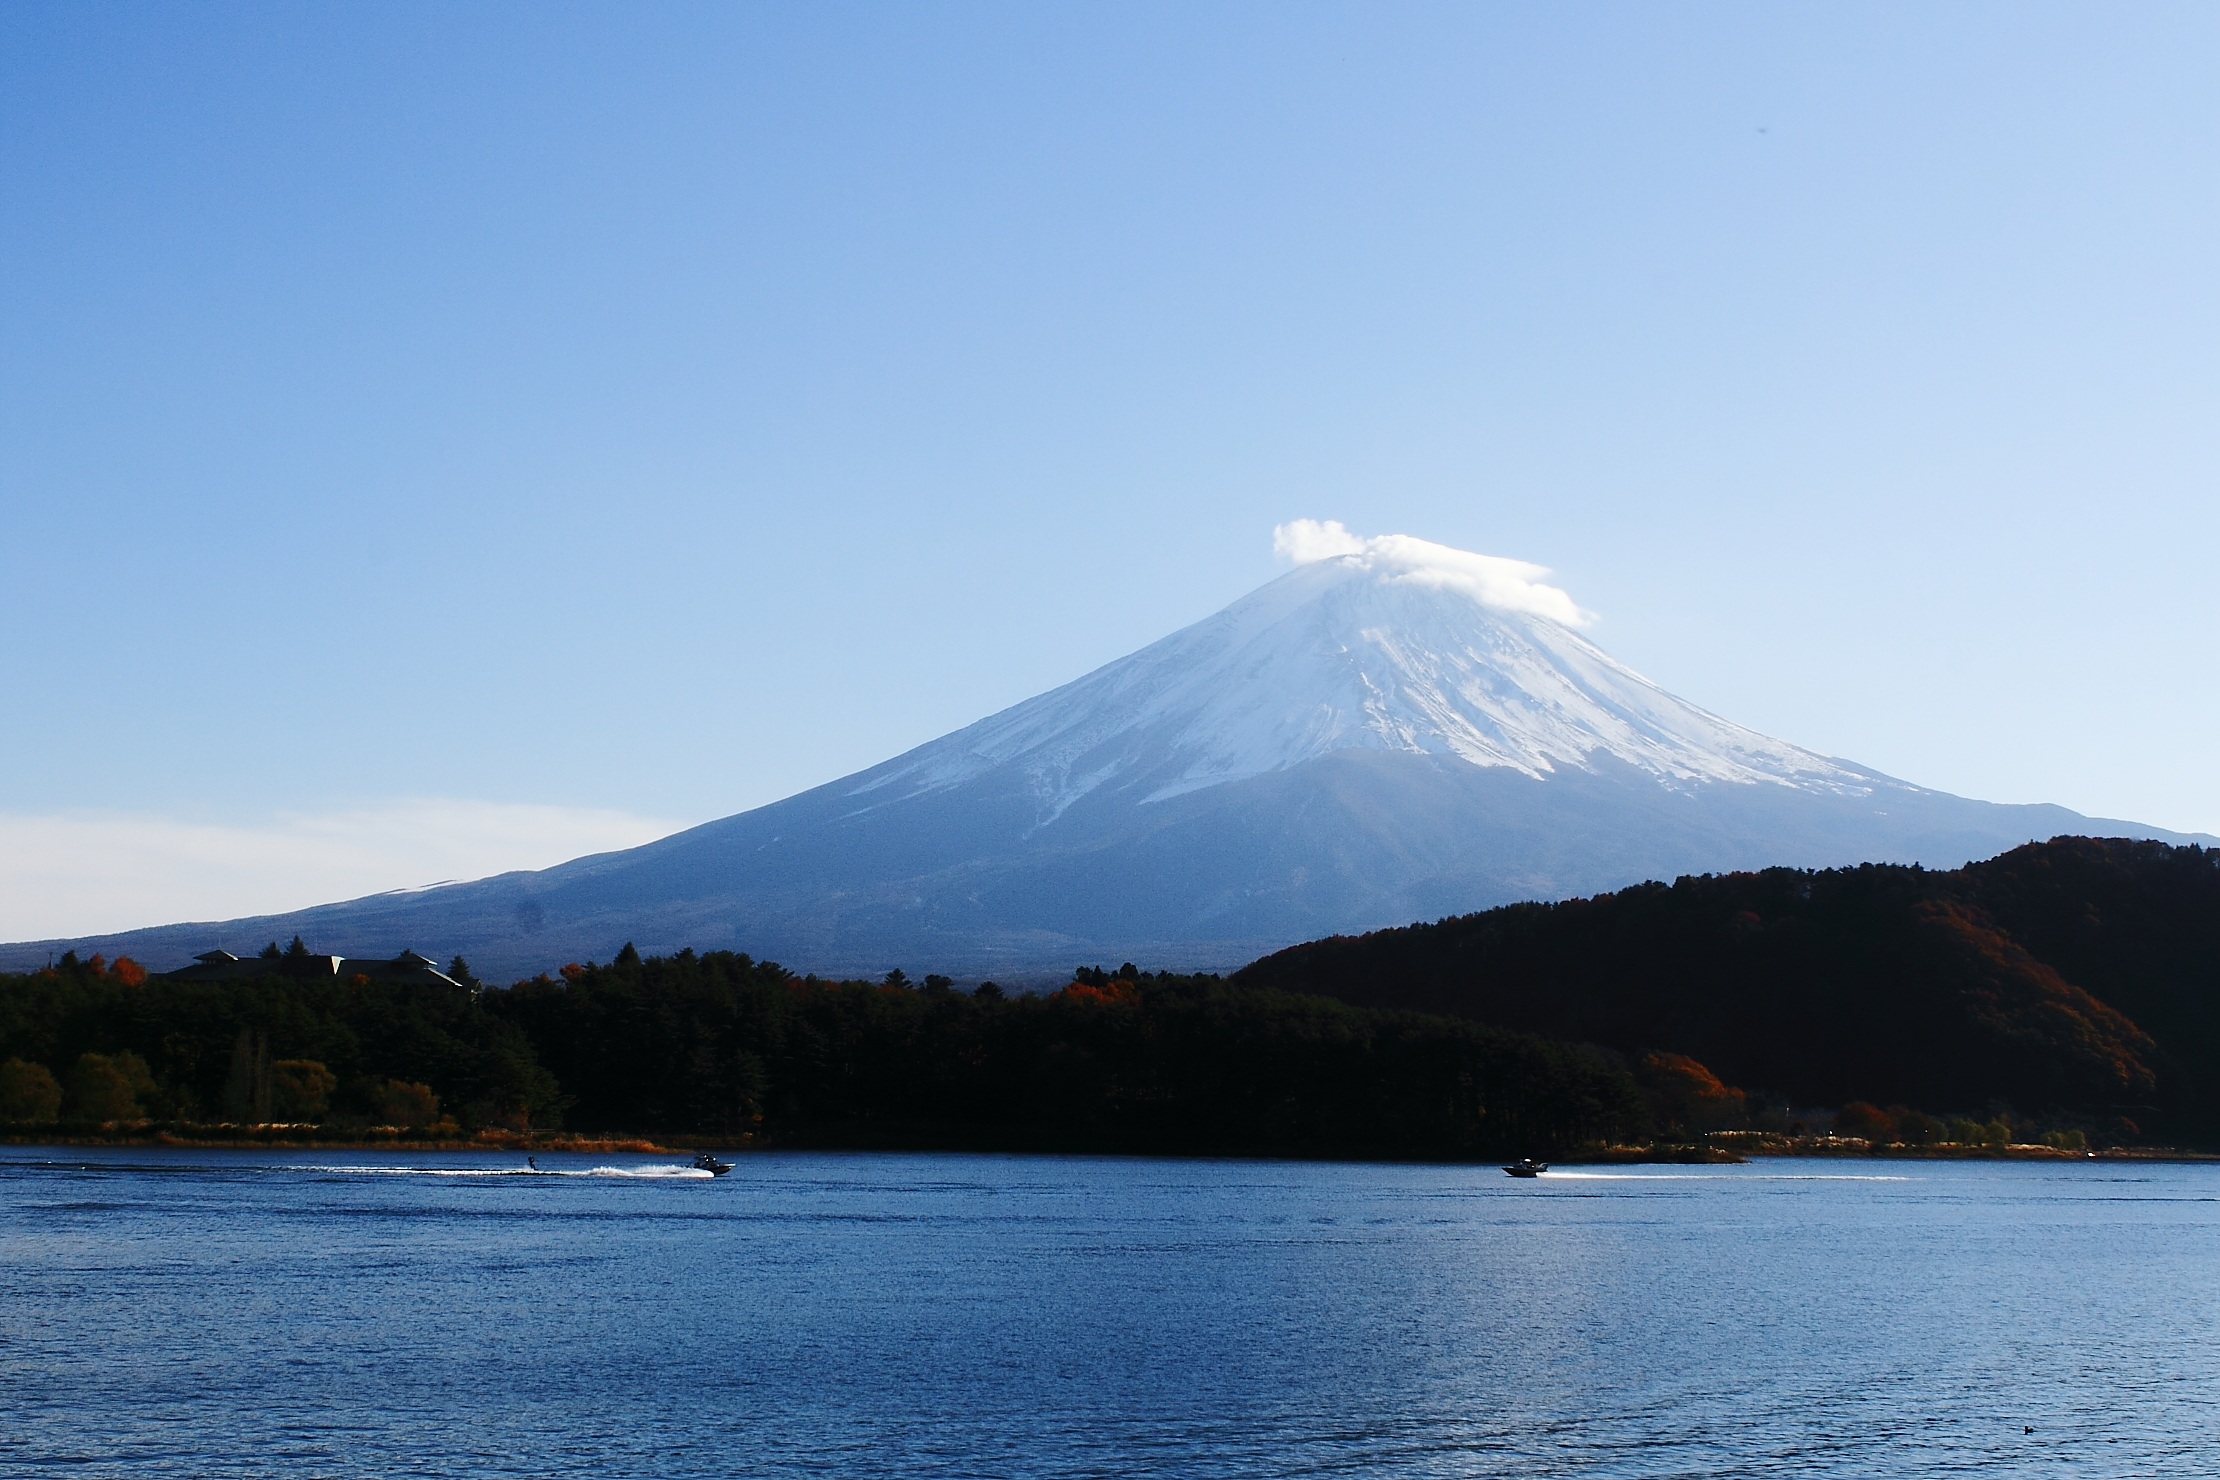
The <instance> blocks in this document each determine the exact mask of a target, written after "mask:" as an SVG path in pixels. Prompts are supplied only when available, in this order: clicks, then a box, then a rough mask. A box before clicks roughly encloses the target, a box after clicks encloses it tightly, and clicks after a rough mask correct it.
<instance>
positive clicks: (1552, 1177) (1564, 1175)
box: [1540, 1171, 1912, 1182]
mask: <svg viewBox="0 0 2220 1480" xmlns="http://www.w3.org/2000/svg"><path fill="white" fill-rule="evenodd" d="M1540 1180H1542V1181H1547V1182H1727V1181H1733V1182H1909V1181H1911V1180H1912V1179H1911V1178H1910V1177H1905V1176H1889V1175H1884V1174H1881V1173H1877V1172H1726V1171H1720V1172H1543V1173H1541V1176H1540Z"/></svg>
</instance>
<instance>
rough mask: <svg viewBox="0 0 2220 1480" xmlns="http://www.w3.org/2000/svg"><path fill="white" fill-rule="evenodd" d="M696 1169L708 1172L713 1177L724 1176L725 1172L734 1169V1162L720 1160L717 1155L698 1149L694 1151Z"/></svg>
mask: <svg viewBox="0 0 2220 1480" xmlns="http://www.w3.org/2000/svg"><path fill="white" fill-rule="evenodd" d="M694 1170H695V1171H697V1172H707V1173H709V1175H710V1176H712V1177H722V1176H723V1175H724V1174H725V1173H727V1172H729V1171H731V1170H732V1163H731V1162H729V1161H719V1160H717V1158H716V1157H714V1156H711V1155H710V1154H709V1153H708V1152H706V1151H697V1152H695V1153H694Z"/></svg>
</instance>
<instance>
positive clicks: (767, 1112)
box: [0, 950, 1651, 1159]
mask: <svg viewBox="0 0 2220 1480" xmlns="http://www.w3.org/2000/svg"><path fill="white" fill-rule="evenodd" d="M137 1119H148V1120H153V1121H157V1122H170V1123H180V1124H183V1123H233V1124H242V1123H265V1122H280V1123H297V1124H301V1125H303V1126H308V1125H314V1126H318V1127H320V1128H323V1129H325V1130H342V1131H343V1130H345V1129H346V1128H348V1127H350V1126H352V1127H358V1128H363V1129H368V1128H371V1127H402V1128H412V1129H417V1130H421V1131H425V1132H435V1133H436V1132H439V1131H441V1130H447V1131H458V1132H467V1131H469V1130H471V1129H474V1128H476V1127H481V1126H503V1127H508V1128H512V1129H522V1128H525V1127H538V1128H551V1127H554V1126H558V1125H559V1126H563V1127H566V1128H569V1129H572V1130H577V1131H586V1132H616V1133H650V1134H652V1133H658V1132H660V1133H668V1134H685V1135H691V1136H697V1137H698V1136H704V1135H710V1136H724V1137H729V1138H730V1139H731V1140H732V1141H733V1142H735V1143H755V1144H769V1145H781V1144H784V1145H811V1146H855V1147H865V1146H879V1147H895V1146H918V1147H924V1146H936V1147H951V1148H954V1147H965V1148H982V1149H984V1148H997V1149H1009V1150H1040V1151H1092V1152H1136V1153H1139V1152H1146V1153H1165V1154H1223V1155H1285V1156H1325V1157H1412V1158H1450V1159H1455V1158H1465V1157H1482V1156H1494V1155H1500V1154H1504V1153H1506V1152H1513V1153H1516V1152H1525V1151H1546V1150H1551V1149H1555V1148H1559V1147H1566V1146H1574V1145H1581V1144H1588V1143H1595V1142H1601V1141H1616V1140H1626V1139H1629V1138H1635V1137H1641V1136H1643V1135H1645V1134H1647V1132H1648V1131H1649V1129H1650V1127H1651V1116H1650V1111H1649V1109H1648V1107H1647V1105H1646V1104H1645V1102H1644V1100H1643V1098H1642V1095H1641V1092H1640V1090H1639V1088H1638V1087H1637V1085H1636V1083H1635V1080H1634V1078H1633V1077H1632V1076H1631V1075H1630V1074H1629V1073H1628V1072H1627V1070H1626V1068H1625V1066H1624V1065H1623V1064H1620V1063H1618V1062H1617V1061H1616V1060H1615V1059H1614V1058H1613V1057H1612V1056H1611V1055H1609V1054H1605V1053H1600V1052H1597V1051H1595V1050H1592V1049H1584V1048H1578V1047H1574V1046H1569V1045H1565V1044H1558V1043H1552V1042H1549V1041H1547V1040H1544V1039H1541V1038H1537V1037H1535V1036H1533V1035H1530V1034H1523V1033H1515V1032H1505V1031H1502V1030H1499V1029H1494V1028H1488V1027H1484V1026H1481V1025H1477V1024H1472V1023H1465V1022H1458V1021H1454V1020H1451V1019H1447V1018H1438V1017H1428V1016H1425V1015H1422V1014H1417V1013H1406V1012H1396V1011H1384V1010H1367V1009H1359V1008H1352V1007H1349V1006H1346V1005H1344V1004H1341V1003H1337V1002H1328V1001H1324V1000H1322V999H1319V998H1316V997H1305V996H1295V995H1289V994H1284V993H1279V992H1272V991H1259V990H1256V989H1251V988H1240V987H1234V986H1230V985H1228V984H1227V983H1225V982H1223V981H1221V980H1219V979H1217V978H1215V977H1175V976H1158V975H1151V974H1147V973H1141V972H1137V971H1133V970H1132V969H1131V968H1127V969H1126V971H1125V973H1124V974H1122V975H1118V974H1112V973H1106V972H1100V971H1093V970H1088V971H1083V972H1082V973H1080V976H1079V978H1078V979H1075V980H1074V981H1073V982H1072V984H1071V985H1069V986H1068V987H1066V988H1064V989H1063V990H1061V991H1058V992H1055V993H1051V994H1047V995H1044V996H1020V997H1008V998H1005V997H1003V996H1001V995H1000V994H999V993H998V992H996V991H995V990H994V989H992V988H991V987H988V988H982V989H981V990H980V991H979V992H977V993H965V992H959V991H955V990H953V989H952V987H951V985H950V984H948V983H946V982H945V981H944V980H942V979H940V978H928V979H927V981H926V983H924V984H923V985H912V984H910V983H908V982H907V981H906V980H902V979H900V974H899V973H896V974H895V979H894V980H891V981H887V982H875V983H863V982H831V981H821V980H817V979H815V978H808V977H797V976H795V975H794V974H792V973H790V972H788V971H786V970H785V969H784V968H782V967H779V966H777V965H775V964H773V963H769V962H758V961H753V960H751V959H749V958H748V957H747V956H744V955H735V954H727V953H722V952H719V953H714V954H709V955H699V956H697V955H695V954H694V953H693V952H691V951H684V952H680V953H679V954H678V955H676V956H673V957H667V958H651V959H647V960H642V959H640V958H639V957H638V956H637V955H636V954H635V953H633V952H631V951H630V950H627V951H626V952H625V953H624V954H623V955H622V956H620V958H619V959H618V960H617V961H616V962H613V963H611V964H608V965H573V966H569V967H566V968H565V969H564V972H563V975H562V977H561V978H554V977H542V978H539V979H537V980H534V981H528V982H521V983H518V984H517V985H516V986H514V987H512V988H508V989H500V990H491V991H475V990H471V989H468V988H455V989H442V988H439V987H422V986H413V985H412V986H398V987H397V986H385V985H379V984H374V983H366V982H357V983H354V984H351V985H350V984H343V983H319V982H312V981H301V980H293V979H285V978H281V977H279V976H276V975H272V976H270V977H268V978H265V979H263V980H260V981H252V982H222V983H181V982H172V981H167V980H165V979H163V978H161V977H152V978H148V977H145V976H144V975H143V974H142V973H138V972H135V971H132V970H129V969H128V963H117V965H116V966H109V965H107V964H106V963H103V962H99V961H97V960H95V961H93V962H86V963H78V962H74V961H66V962H64V963H63V964H61V965H59V966H56V967H54V968H50V969H48V970H45V971H40V972H35V973H31V974H28V975H25V976H17V977H11V978H6V979H0V1120H5V1121H8V1122H9V1123H10V1124H11V1126H12V1127H13V1128H14V1129H16V1130H17V1131H18V1132H21V1131H23V1130H28V1129H32V1128H34V1127H36V1126H39V1125H60V1126H68V1125H78V1126H90V1125H93V1124H97V1123H109V1124H114V1123H118V1122H128V1121H133V1120H137Z"/></svg>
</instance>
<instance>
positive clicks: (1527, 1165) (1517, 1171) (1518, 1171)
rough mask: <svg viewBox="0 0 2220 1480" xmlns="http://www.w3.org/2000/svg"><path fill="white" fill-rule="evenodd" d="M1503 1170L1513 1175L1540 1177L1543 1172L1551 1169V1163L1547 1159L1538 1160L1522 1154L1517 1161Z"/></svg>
mask: <svg viewBox="0 0 2220 1480" xmlns="http://www.w3.org/2000/svg"><path fill="white" fill-rule="evenodd" d="M1503 1170H1504V1172H1505V1173H1506V1174H1508V1175H1510V1176H1513V1177H1539V1176H1540V1175H1541V1174H1542V1173H1544V1172H1546V1171H1548V1170H1549V1163H1548V1162H1546V1161H1536V1160H1535V1159H1534V1158H1533V1157H1531V1156H1522V1157H1520V1158H1519V1159H1518V1160H1517V1161H1514V1162H1512V1163H1511V1164H1510V1165H1509V1166H1507V1167H1505V1168H1504V1169H1503Z"/></svg>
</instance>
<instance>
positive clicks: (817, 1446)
mask: <svg viewBox="0 0 2220 1480" xmlns="http://www.w3.org/2000/svg"><path fill="white" fill-rule="evenodd" d="M540 1162H541V1165H542V1166H543V1167H546V1168H549V1169H551V1170H553V1171H559V1172H560V1173H561V1174H560V1175H543V1176H533V1175H519V1174H518V1168H519V1166H520V1162H519V1159H518V1158H516V1157H513V1156H471V1155H456V1156H444V1155H433V1154H429V1153H418V1154H415V1155H387V1154H376V1153H365V1152H342V1151H326V1152H274V1153H226V1152H211V1151H178V1152H155V1151H141V1150H130V1151H113V1152H106V1151H86V1150H82V1149H75V1148H61V1149H38V1148H24V1147H12V1148H0V1415H4V1417H0V1470H7V1469H14V1470H19V1471H23V1472H36V1473H42V1474H43V1473H72V1474H79V1475H88V1476H91V1475H132V1476H138V1475H177V1476H187V1475H190V1476H228V1475H241V1476H244V1475H255V1476H271V1475H274V1476H292V1475H302V1476H307V1475H333V1476H337V1475H348V1476H353V1475H457V1474H470V1475H508V1474H517V1475H594V1476H621V1475H640V1476H658V1477H664V1476H692V1475H720V1476H721V1475H747V1476H776V1475H828V1476H830V1475H838V1476H877V1475H931V1476H974V1475H976V1476H998V1477H999V1476H1019V1475H1023V1476H1133V1475H1161V1476H1181V1477H1189V1476H1284V1475H1311V1474H1356V1475H1375V1474H1377V1475H1414V1476H1432V1475H1443V1476H1451V1475H1454V1476H1475V1475H1479V1476H1490V1475H1505V1476H1510V1475H1516V1476H1551V1475H1582V1476H1585V1475H1595V1476H1615V1477H1616V1476H1653V1475H1655V1476H1667V1475H1690V1476H1695V1475H1703V1476H1713V1475H1776V1474H1778V1475H1859V1476H1911V1475H1937V1474H1952V1473H1957V1472H1961V1471H1971V1470H1979V1471H1981V1472H1982V1473H1983V1474H1984V1475H2068V1474H2091V1475H2198V1476H2209V1475H2212V1474H2215V1473H2220V1200H2216V1199H2220V1166H2180V1165H2143V1164H2138V1165H2123V1164H2115V1163H2076V1164H2060V1163H1932V1162H1930V1163H1920V1162H1911V1163H1904V1162H1855V1161H1826V1162H1795V1161H1769V1162H1761V1163H1757V1164H1754V1165H1751V1166H1746V1167H1702V1168H1693V1167H1691V1168H1666V1167H1657V1168H1625V1169H1610V1170H1604V1169H1592V1170H1587V1169H1584V1170H1579V1171H1576V1172H1574V1173H1573V1174H1571V1175H1566V1174H1560V1173H1554V1172H1553V1173H1551V1174H1550V1175H1549V1176H1547V1177H1544V1178H1542V1179H1540V1180H1538V1181H1535V1182H1516V1181H1513V1180H1512V1179H1510V1178H1507V1177H1505V1176H1504V1175H1503V1174H1502V1173H1501V1172H1500V1171H1498V1170H1496V1169H1495V1168H1492V1167H1479V1168H1472V1167H1422V1166H1363V1165H1319V1164H1302V1163H1257V1162H1186V1161H1142V1160H1108V1159H1105V1160H1097V1159H1077V1158H1075V1159H1057V1158H1025V1157H991V1156H937V1155H884V1156H881V1155H822V1156H819V1155H768V1156H755V1157H745V1158H742V1159H741V1161H740V1165H739V1168H738V1170H737V1171H735V1172H734V1173H733V1174H732V1175H731V1176H729V1177H726V1178H722V1179H719V1180H715V1181H711V1180H709V1179H707V1178H697V1177H692V1176H686V1175H679V1173H681V1172H682V1171H683V1169H682V1168H679V1167H675V1166H671V1165H669V1164H668V1163H667V1162H664V1161H660V1160H658V1159H655V1158H641V1157H622V1158H613V1157H603V1158H590V1157H579V1156H551V1155H543V1156H541V1158H540ZM2028 1426H2032V1427H2033V1429H2034V1432H2033V1433H2027V1432H2024V1430H2025V1429H2026V1428H2027V1427H2028Z"/></svg>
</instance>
